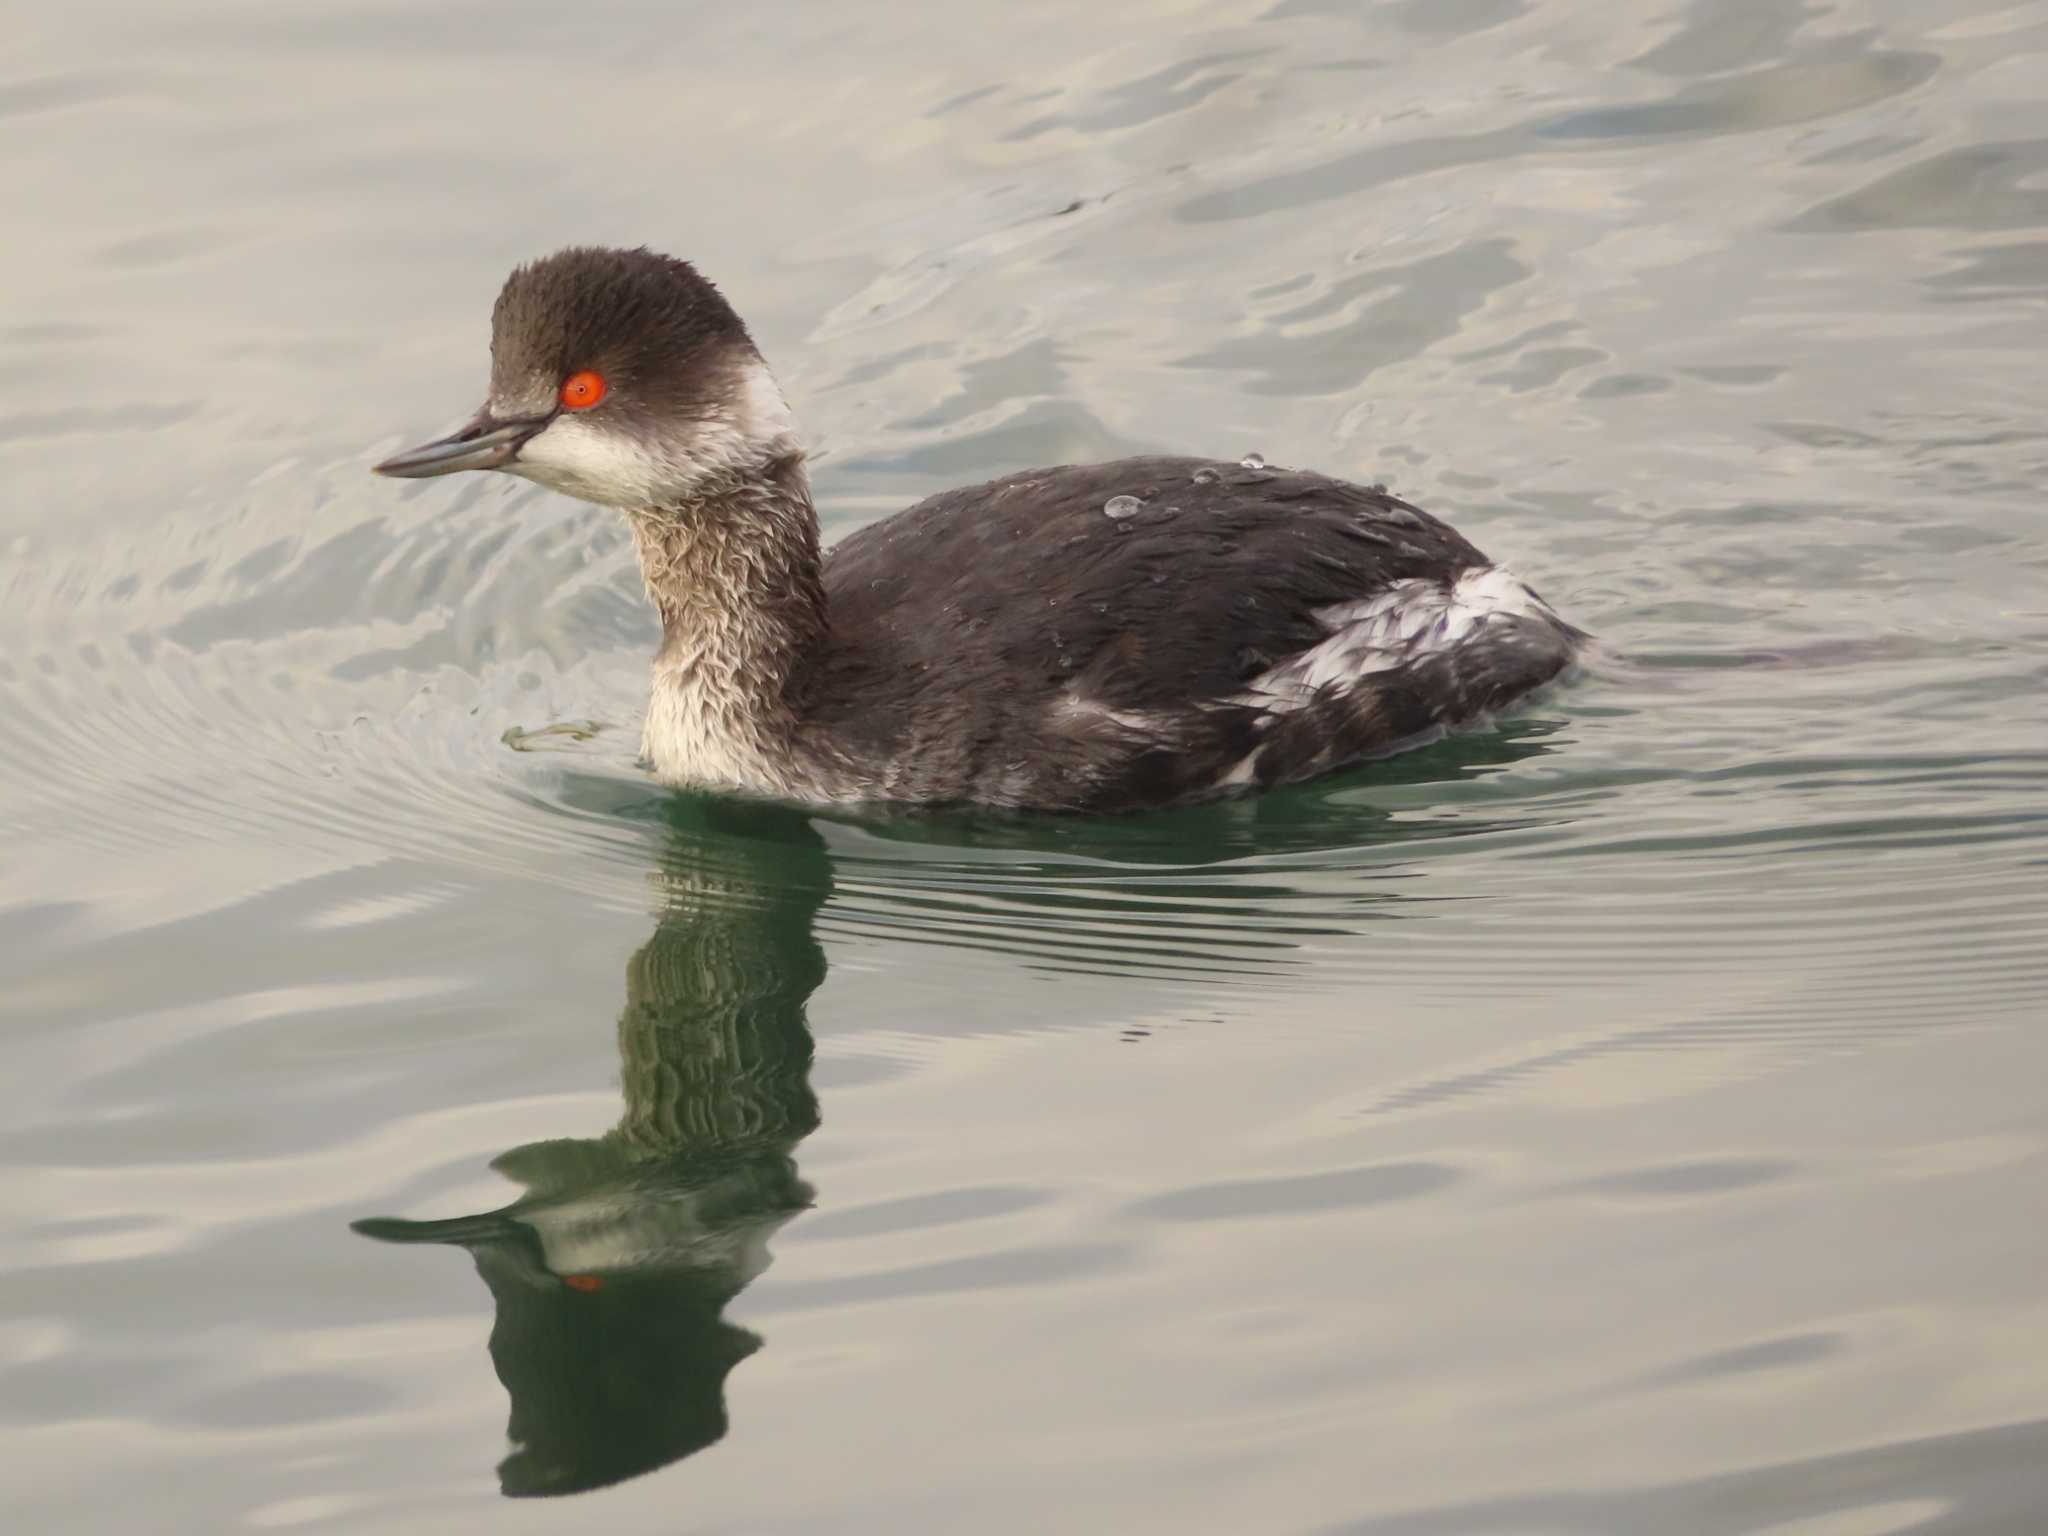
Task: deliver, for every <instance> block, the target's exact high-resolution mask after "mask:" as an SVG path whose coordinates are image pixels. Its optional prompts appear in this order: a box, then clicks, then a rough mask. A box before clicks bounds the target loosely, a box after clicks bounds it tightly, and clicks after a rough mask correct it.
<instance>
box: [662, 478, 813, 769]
mask: <svg viewBox="0 0 2048 1536" xmlns="http://www.w3.org/2000/svg"><path fill="white" fill-rule="evenodd" d="M628 516H629V520H630V522H631V524H632V528H633V538H634V542H635V543H636V544H637V545H638V547H639V552H640V572H641V575H642V576H643V577H645V579H646V582H647V593H648V596H649V597H651V598H652V599H653V600H654V605H655V607H656V609H657V610H659V612H660V614H661V630H662V643H661V650H660V651H659V652H658V653H657V654H656V656H655V658H654V687H653V692H652V695H651V697H650V699H649V702H648V709H647V729H646V735H645V738H644V742H643V748H644V751H645V752H646V755H647V758H648V760H649V762H650V763H651V764H652V766H653V768H654V770H655V772H656V773H657V774H658V775H659V776H660V777H661V778H663V779H665V780H667V781H669V782H671V783H681V784H704V785H710V786H718V787H727V788H739V789H747V790H753V791H756V792H758V793H764V794H778V793H788V792H791V791H793V790H795V789H796V788H797V787H798V786H797V785H796V783H795V782H794V780H793V778H792V774H793V773H794V772H795V771H796V763H795V747H796V737H797V726H798V722H797V720H796V716H795V712H794V709H793V706H792V702H791V699H790V696H789V694H790V689H789V685H790V682H791V679H792V677H793V676H794V674H795V672H796V669H797V667H798V665H799V663H800V662H801V661H802V660H803V658H804V657H805V655H806V654H807V653H809V652H811V651H813V650H815V649H816V648H817V647H818V646H820V645H821V644H823V642H824V640H825V636H826V618H825V585H824V577H823V561H822V558H821V556H820V554H819V550H818V518H817V513H816V512H815V511H814V510H813V509H812V506H811V491H810V478H809V476H808V475H807V474H806V472H805V469H804V461H803V456H802V454H801V453H797V452H790V453H788V454H786V455H782V456H779V457H777V458H775V459H772V460H770V461H768V462H766V463H764V464H761V465H759V466H757V467H755V468H752V469H750V470H748V471H746V472H744V473H739V474H734V475H731V476H729V477H727V478H724V479H722V480H721V482H720V483H719V484H718V485H717V486H715V487H714V488H712V489H710V490H708V491H706V492H705V493H704V494H703V495H702V496H700V497H696V498H693V499H692V500H691V501H690V502H689V503H688V504H687V505H683V506H676V507H657V508H647V509H643V510H636V511H634V512H631V513H630V514H628Z"/></svg>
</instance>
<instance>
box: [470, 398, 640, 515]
mask: <svg viewBox="0 0 2048 1536" xmlns="http://www.w3.org/2000/svg"><path fill="white" fill-rule="evenodd" d="M505 467H506V468H507V469H509V470H510V471H511V472H512V473H513V474H515V475H524V476H525V477H526V478H527V479H529V480H535V481H538V482H539V483H540V484H542V485H545V486H547V487H549V488H550V489H551V490H557V491H562V492H564V493H565V494H567V495H570V496H578V497H581V498H582V499H583V500H585V501H595V502H601V503H603V504H604V505H606V506H613V507H648V506H653V505H655V504H656V503H657V502H659V501H661V500H663V499H665V497H666V495H667V493H668V489H669V486H670V484H671V482H672V481H673V479H674V478H675V476H674V470H673V467H672V466H671V465H669V464H668V463H667V462H666V461H665V460H663V459H661V458H660V457H658V456H657V455H655V454H652V453H649V452H648V451H647V450H646V449H645V448H643V447H641V446H640V444H639V443H637V442H635V441H634V440H633V439H632V438H631V437H628V436H627V435H626V434H625V433H623V432H608V431H606V430H605V429H604V427H603V426H602V425H601V424H599V423H598V422H595V421H591V420H589V419H587V418H585V417H582V416H572V415H570V414H568V413H567V412H564V413H563V414H562V415H560V416H557V417H556V418H555V419H554V420H553V421H551V422H549V423H548V425H547V428H546V430H544V431H542V432H539V433H537V434H535V435H534V436H532V437H530V438H528V439H527V440H526V442H525V444H524V446H522V447H521V448H520V450H519V457H518V458H516V459H514V460H513V461H512V462H511V463H510V464H508V465H506V466H505Z"/></svg>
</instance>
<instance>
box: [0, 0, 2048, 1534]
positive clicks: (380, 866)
mask: <svg viewBox="0 0 2048 1536" xmlns="http://www.w3.org/2000/svg"><path fill="white" fill-rule="evenodd" d="M5 20H6V23H7V31H8V36H9V39H10V45H11V46H10V49H9V52H8V57H7V62H6V64H5V65H4V67H0V127H4V129H5V131H6V132H7V133H8V135H9V139H8V143H9V146H10V152H9V153H8V154H7V155H6V156H5V157H4V159H0V191H4V194H5V198H6V203H7V206H8V207H9V209H10V210H11V220H12V222H11V225H10V228H11V229H12V230H13V232H14V235H15V238H14V239H13V240H11V241H9V242H7V244H6V245H5V247H4V249H0V275H4V279H5V282H4V289H0V291H4V293H5V295H6V298H5V301H4V305H0V336H4V338H5V343H6V355H7V356H8V357H9V358H10V359H11V360H12V362H13V364H14V366H12V367H11V368H8V369H6V370H0V465H4V475H5V479H4V483H5V485H6V487H7V492H6V496H5V498H4V501H0V589H4V601H0V712H4V718H5V720H6V722H7V729H6V730H5V732H4V734H0V848H4V849H5V857H4V859H0V1060H4V1064H5V1068H6V1070H5V1072H4V1073H0V1175H4V1176H0V1253H4V1255H5V1259H4V1268H0V1418H4V1420H5V1428H6V1436H7V1445H8V1451H7V1454H6V1457H5V1461H4V1467H0V1483H4V1491H5V1501H6V1505H7V1507H8V1509H9V1511H10V1516H11V1521H10V1523H11V1524H13V1525H18V1526H20V1527H21V1528H23V1529H36V1530H62V1531H81V1532H113V1531H123V1532H125V1531H133V1530H138V1529H147V1530H164V1531H177V1532H186V1531H189V1532H215V1531H221V1530H229V1529H243V1528H256V1529H273V1528H306V1529H316V1530H317V1529H332V1530H365V1531H378V1532H386V1531H389V1532H401V1531H419V1532H427V1531H445V1530H449V1529H461V1530H485V1529H491V1530H504V1531H508V1532H512V1531H556V1530H565V1529H578V1530H581V1529H587V1528H592V1527H595V1526H598V1525H601V1526H602V1527H603V1528H605V1529H607V1530H612V1531H620V1532H641V1531H646V1532H657V1531H658V1532H671V1531H678V1530H688V1531H706V1532H709V1531H739V1530H745V1531H792V1532H794V1531H806V1532H808V1531H816V1530H833V1531H891V1532H895V1531H905V1530H914V1531H926V1530H929V1531H954V1530H963V1529H973V1530H977V1531H985V1532H1008V1531H1015V1532H1020V1533H1021V1532H1037V1531H1043V1530H1048V1529H1074V1530H1090V1531H1094V1530H1100V1531H1118V1532H1130V1533H1141V1532H1169V1531H1171V1532H1186V1531H1216V1532H1232V1533H1235V1532H1248V1531H1258V1532H1268V1531H1270V1532H1301V1533H1338V1532H1347V1533H1373V1536H1396V1533H1398V1536H1411V1533H1412V1536H1422V1533H1432V1536H1434V1533H1443V1536H1450V1533H1459V1536H1466V1533H1479V1536H1527V1533H1530V1532H1536V1531H1541V1532H1544V1533H1546V1536H1553V1533H1574V1536H1577V1533H1586V1536H1633V1533H1639V1532H1645V1531H1655V1532H1658V1533H1660V1536H1738V1533H1762V1532H1771V1533H1774V1536H1795V1533H1796V1536H1887V1533H1904V1532H1916V1533H1933V1532H1939V1533H1950V1536H1961V1533H1963V1532H1970V1533H1973V1536H1975V1533H1990V1532H2013V1533H2019V1532H2031V1531H2035V1530H2037V1529H2039V1528H2040V1527H2041V1525H2042V1523H2043V1520H2044V1518H2048V1516H2044V1514H2043V1511H2044V1509H2048V1470H2044V1468H2048V1348H2044V1345H2043V1343H2042V1341H2043V1339H2044V1338H2048V1304H2044V1300H2043V1290H2042V1286H2041V1282H2040V1276H2041V1273H2042V1272H2043V1268H2044V1264H2048V1237H2044V1236H2043V1235H2042V1226H2041V1223H2040V1221H2039V1219H2038V1213H2039V1211H2040V1209H2041V1208H2042V1201H2043V1196H2044V1193H2048V1189H2044V1175H2048V1142H2044V1133H2043V1124H2044V1120H2043V1115H2042V1091H2041V1086H2040V1085H2041V1083H2042V1082H2043V1080H2044V1075H2048V1036H2044V1034H2043V1031H2042V1027H2041V1024H2040V1020H2041V1018H2042V1017H2043V1016H2044V1014H2048V1007H2044V1005H2048V942H2044V940H2043V937H2042V935H2043V932H2044V927H2048V722H2044V712H2043V707H2042V698H2043V684H2044V681H2048V599H2044V598H2043V596H2042V594H2043V592H2044V591H2048V527H2044V520H2043V505H2044V489H2048V427H2044V424H2043V410H2042V403H2043V401H2044V399H2048V362H2044V359H2048V191H2044V188H2048V95H2044V93H2043V91H2042V89H2041V81H2042V80H2043V78H2044V77H2048V57H2044V54H2048V4H2044V3H2041V0H2026V3H2021V4H2000V3H1996V0H1991V3H1982V4H1978V3H1960V4H1958V3H1954V0H1938V3H1937V0H1844V3H1830V0H1741V3H1727V0H1690V3H1687V0H1672V3H1668V4H1664V3H1656V4H1651V3H1630V4H1626V5H1619V6H1591V5H1587V6H1566V5H1559V4H1551V5H1536V4H1527V3H1521V0H1428V3H1424V0H1401V3H1385V4H1353V3H1342V4H1340V3H1334V0H1280V3H1274V0H1253V3H1245V4H1221V3H1211V0H1181V3H1168V0H1146V3H1142V4H1137V5H1131V6H1125V7H1109V8H1105V7H1101V6H1086V7H1082V6H1072V5H1065V4H1059V3H1048V4H1035V5H1031V6H1028V7H1027V6H1015V7H989V8H983V9H980V10H977V11H975V12H973V13H972V14H971V15H969V14H966V13H962V12H960V11H959V10H958V9H957V8H949V7H945V6H940V5H936V4H930V3H915V4H913V3H883V4H878V5H870V6H861V7H829V6H822V5H817V4H797V3H788V0H782V3H768V4H764V5H757V6H752V7H739V8H735V7H714V6H708V5H695V4H691V5H669V4H662V5H655V4H644V3H643V4H630V3H615V4H586V5H582V6H576V7H563V6H560V5H557V4H540V3H529V0H509V3H507V0H500V3H496V4H492V5H489V6H484V5H469V4H458V5H444V6H432V7H426V6H416V5H409V4H399V3H397V0H328V3H305V4H295V5H290V6H282V5H275V4H263V3H258V0H238V3H219V4H204V5H195V6H186V7H180V8H178V9H177V11H176V13H175V14H173V13H172V12H169V11H165V10H163V9H162V8H159V7H153V6H145V5H139V4H135V3H133V0H128V3H121V0H103V3H85V4H80V5H75V6H69V7H63V8H53V7H31V6H26V5H20V4H17V5H14V6H11V7H9V8H8V11H7V13H6V16H5ZM570 241H603V242H626V243H639V242H643V241H644V242H648V243H651V244H654V245H657V246H659V247H663V248H666V249H671V250H674V251H677V252H679V253H682V254H687V255H689V256H691V257H693V258H695V259H696V260H698V261H699V262H700V263H701V264H702V265H703V266H704V268H705V269H706V270H707V272H709V273H710V274H711V275H712V276H713V277H714V278H715V279H717V280H718V281H719V282H720V283H721V284H722V285H723V287H724V288H725V290H726V291H727V293H728V294H729V295H730V296H731V297H732V299H733V300H734V302H735V303H736V305H737V306H738V307H739V308H740V310H741V311H742V313H743V314H745V315H746V316H747V318H748V320H749V322H750V323H751V325H752V326H753V328H754V331H755V334H756V337H757V339H758V340H759V341H760V342H761V344H762V346H763V349H764V350H765V351H766V353H767V354H768V356H769V358H770V360H771V362H772V363H773V364H774V365H775V366H776V368H777V370H778V372H779V373H780V375H781V377H782V379H783V381H784V383H785V386H786V387H787V390H788V393H789V395H790V396H791V399H792V402H793V404H794V405H795V407H796V409H797V411H798V413H799V415H800V417H801V418H802V420H803V421H804V422H805V424H806V426H807V428H808V431H809V433H810V436H811V439H812V441H813V442H814V444H815V445H816V448H817V453H818V461H817V464H816V482H817V487H818V492H819V499H820V510H821V513H822V515H823V517H824V520H825V523H826V526H827V532H828V535H829V536H837V535H840V534H843V533H844V532H846V531H847V530H850V529H852V528H854V527H856V526H858V525H860V524H861V523H862V522H864V521H866V520H868V519H870V518H872V517H875V516H879V515H882V514H883V513H886V512H888V511H891V510H894V509H896V508H898V507H900V506H903V505H905V504H907V503H908V502H910V501H912V500H914V499H915V498H917V497H918V496H920V495H923V494H926V493H928V492H929V491H932V490H935V489H938V488H941V487H944V486H947V485H951V484H955V483H958V482H960V481H962V480H967V479H978V478H983V477H986V476H991V475H994V474H997V473H1000V472H1003V471H1006V470H1011V469H1016V468H1021V467H1025V466H1028V465H1032V464H1040V463H1049V462H1060V461H1069V460H1075V459H1084V458H1093V457H1102V456H1107V455H1112V454H1117V453H1122V452H1135V451H1141V450H1143V451H1171V452H1194V453H1208V454H1216V455H1222V456H1228V457H1236V456H1237V455H1239V454H1241V453H1244V452H1246V451H1250V450H1257V451H1260V452H1263V453H1264V454H1265V455H1266V456H1267V457H1268V458H1269V459H1271V460H1273V461H1275V462H1278V463H1288V464H1301V465H1311V466H1314V467H1316V468H1319V469H1323V470H1327V471H1330V472H1333V473H1339V474H1344V475H1348V476H1351V477H1353V478H1356V479H1360V480H1374V481H1377V480H1384V481H1388V482H1390V483H1391V484H1392V485H1393V487H1394V488H1395V489H1396V490H1397V491H1399V492H1400V493H1402V494H1403V495H1406V496H1408V497H1410V498H1412V499H1414V500H1417V501H1419V502H1421V503H1423V504H1424V505H1427V506H1430V507H1431V508H1433V509H1435V510H1438V511H1440V512H1443V513H1445V514H1446V515H1448V516H1450V517H1452V518H1453V519H1454V520H1455V521H1456V522H1457V523H1458V525H1459V527H1460V528H1461V529H1463V530H1464V531H1465V532H1467V533H1469V534H1470V535H1471V536H1472V537H1473V538H1474V539H1475V540H1477V541H1478V542H1479V543H1480V544H1481V545H1482V546H1483V547H1485V548H1486V549H1487V550H1488V551H1489V552H1490V553H1491V554H1493V555H1494V556H1496V557H1497V558H1500V559H1503V560H1506V561H1509V562H1512V563H1513V565H1514V566H1515V567H1516V568H1517V569H1518V570H1519V571H1520V572H1521V573H1522V574H1524V575H1525V576H1526V577H1528V578H1529V579H1530V580H1532V581H1533V582H1534V583H1535V584H1536V585H1537V586H1539V587H1540V588H1541V589H1542V590H1543V591H1544V593H1545V594H1546V596H1548V597H1549V598H1550V599H1551V600H1552V601H1553V602H1555V603H1556V604H1557V605H1558V606H1559V607H1560V608H1562V609H1563V610H1564V611H1565V612H1567V613H1568V614H1569V615H1571V616H1572V617H1573V618H1574V619H1575V620H1577V621H1578V622H1580V623H1582V624H1584V625H1585V626H1587V627H1588V628H1590V629H1593V630H1595V631H1596V632H1598V634H1599V635H1600V636H1601V640H1602V652H1601V655H1600V657H1599V659H1598V660H1597V662H1596V663H1595V665H1594V666H1593V667H1592V668H1591V669H1590V670H1589V673H1588V675H1587V676H1586V677H1585V678H1584V679H1583V680H1582V681H1581V682H1579V683H1578V684H1577V685H1575V686H1574V687H1572V688H1570V689H1568V690H1565V691H1562V692H1559V693H1556V694H1553V695H1552V696H1550V697H1548V698H1546V699H1543V700H1541V701H1539V702H1538V703H1537V704H1536V705H1534V706H1533V707H1532V708H1531V709H1529V710H1528V711H1526V712H1524V713H1523V714H1521V715H1519V716H1517V717H1516V718H1514V719H1512V720H1507V721H1503V722H1501V723H1500V724H1499V726H1498V727H1497V728H1495V729H1492V730H1488V731H1485V732H1478V733H1474V734H1471V735H1467V736H1463V737H1460V738H1458V739H1456V740H1453V741H1450V742H1446V743H1444V744H1442V745H1440V746H1438V747H1435V748H1432V749H1430V750H1428V751H1425V752H1421V753H1417V754H1414V755H1411V756H1409V757H1407V758H1403V759H1400V760H1398V761H1395V762H1391V763H1384V764H1378V765H1374V766H1371V767H1368V768H1365V769H1362V770H1359V771H1356V772H1353V773H1350V774H1346V775H1342V776H1339V777H1337V778H1334V779H1331V780H1328V781H1325V782H1322V783H1318V784H1315V785H1310V786H1303V787H1301V788H1298V789H1295V790H1291V791H1287V792H1285V793H1281V794H1277V795H1273V796H1271V797H1268V798H1266V799H1263V800H1260V801H1256V802H1246V803H1238V804H1231V805H1222V806H1212V807H1206V808H1200V809H1197V810H1191V811H1185V812H1179V813H1174V814H1171V815H1160V816H1152V817H1143V818H1136V819H1133V820H1130V821H1127V822H1118V823H1085V822H1058V821H1044V820H1031V819H1027V818H1014V817H995V816H964V815H947V816H861V817H847V818H834V819H827V818H809V817H805V816H802V815H799V814H796V813H794V812H789V811H781V810H776V809H773V808H762V807H743V806H733V805H729V804H721V803H718V802H716V801H710V800H704V799H698V798H691V797H683V796H672V795H666V794H663V793H661V792H659V791H657V790H655V789H654V788H653V787H652V786H649V785H648V784H646V783H645V781H644V780H643V779H642V778H641V777H640V776H639V774H638V773H637V770H636V769H635V767H634V764H633V761H632V758H633V748H634V744H635V738H636V735H637V719H638V711H639V707H640V701H641V694H642V690H643V688H644V679H645V657H646V655H647V653H648V651H649V649H650V648H651V646H652V643H653V640H654V625H653V622H652V620H651V618H650V616H649V615H648V613H647V612H646V610H645V608H644V606H643V602H642V599H641V597H640V594H639V591H638V582H637V577H636V574H635V572H634V571H633V569H632V565H631V552H630V549H629V546H628V542H627V540H626V538H625V536H624V533H623V530H622V529H621V528H620V527H619V526H618V525H617V522H616V519H615V518H614V517H613V516H612V515H611V514H608V513H604V512H601V511H599V510H597V509H593V508H588V507H583V506H580V505H577V504H574V503H571V502H567V501H564V500H561V499H559V498H556V497H553V496H550V495H547V494H544V493H541V492H539V491H537V490H535V489H533V488H531V487H526V486H523V485H519V484H516V483H512V482H506V481H493V480H488V479H485V478H482V477H471V478H468V479H466V480H464V481H462V482H461V483H449V482H431V483H421V484H418V485H404V486H400V485H393V484H390V483H384V482H376V481H373V480H371V479H370V478H369V477H368V476H367V474H366V473H365V466H366V465H367V464H368V463H369V462H371V461H373V460H374V459H375V458H377V457H378V456H379V455H380V454H382V453H384V452H388V451H389V450H391V449H393V448H395V447H397V446H400V445H401V444H402V443H403V442H410V441H414V440H417V439H418V438H419V437H421V436H424V435H425V434H426V433H427V432H429V431H431V430H434V429H435V428H437V427H439V426H441V425H443V424H446V423H448V422H450V421H453V420H455V419H458V418H459V417H461V416H462V415H464V414H466V413H467V412H468V411H469V410H470V409H471V408H472V407H473V406H474V404H475V401H476V398H477V397H478V395H479V393H480V390H481V388H482V383H483V379H484V372H485V359H484V345H485V340H486V334H487V332H486V320H487V314H488V305H489V301H490V298H491V296H492V294H493V293H494V292H495V289H496V285H497V283H498V281H499V280H500V278H501V277H502V275H503V272H504V270H505V268H506V267H507V266H508V265H509V264H510V263H511V262H513V261H515V260H517V259H519V258H521V257H524V256H529V255H532V254H535V253H538V252H541V251H544V250H547V249H550V248H552V247H554V246H556V245H559V244H563V243H567V242H570ZM505 1495H514V1496H519V1497H514V1498H507V1497H505ZM548 1495H562V1497H548ZM528 1496H531V1497H528Z"/></svg>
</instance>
